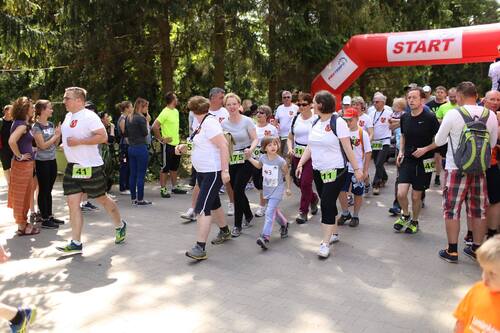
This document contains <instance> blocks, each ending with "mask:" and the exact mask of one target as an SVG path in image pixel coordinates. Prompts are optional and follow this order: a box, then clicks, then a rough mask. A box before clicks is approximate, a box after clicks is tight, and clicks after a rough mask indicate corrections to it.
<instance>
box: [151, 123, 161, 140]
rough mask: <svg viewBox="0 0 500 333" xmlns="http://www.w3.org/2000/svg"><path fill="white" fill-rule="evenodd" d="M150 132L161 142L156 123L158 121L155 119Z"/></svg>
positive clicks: (158, 126)
mask: <svg viewBox="0 0 500 333" xmlns="http://www.w3.org/2000/svg"><path fill="white" fill-rule="evenodd" d="M151 130H152V132H153V134H154V136H155V138H156V139H158V141H160V142H162V139H163V138H162V137H161V133H160V122H159V121H158V119H156V120H155V121H154V123H153V127H151Z"/></svg>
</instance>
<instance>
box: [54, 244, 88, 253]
mask: <svg viewBox="0 0 500 333" xmlns="http://www.w3.org/2000/svg"><path fill="white" fill-rule="evenodd" d="M56 249H57V250H58V251H61V252H64V253H81V252H82V250H83V244H82V243H80V245H76V244H75V242H73V241H70V242H69V243H68V245H66V246H62V247H61V246H57V247H56Z"/></svg>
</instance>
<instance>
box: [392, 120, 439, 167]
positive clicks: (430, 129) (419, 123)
mask: <svg viewBox="0 0 500 333" xmlns="http://www.w3.org/2000/svg"><path fill="white" fill-rule="evenodd" d="M438 130H439V122H438V120H437V118H436V116H435V115H434V113H432V112H431V111H426V110H424V111H422V113H421V114H419V115H418V116H416V117H414V116H412V115H411V112H405V113H404V114H403V115H402V116H401V134H402V135H404V138H405V158H412V159H414V157H413V156H412V155H411V154H412V153H413V152H414V151H415V150H416V149H417V148H422V147H425V146H428V145H430V144H431V143H432V141H433V140H434V135H436V133H437V131H438ZM433 156H434V151H430V152H428V153H427V154H425V155H424V156H422V157H421V159H426V158H431V157H433Z"/></svg>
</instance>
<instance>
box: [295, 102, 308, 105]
mask: <svg viewBox="0 0 500 333" xmlns="http://www.w3.org/2000/svg"><path fill="white" fill-rule="evenodd" d="M309 104H310V103H307V102H304V103H297V106H308V105H309Z"/></svg>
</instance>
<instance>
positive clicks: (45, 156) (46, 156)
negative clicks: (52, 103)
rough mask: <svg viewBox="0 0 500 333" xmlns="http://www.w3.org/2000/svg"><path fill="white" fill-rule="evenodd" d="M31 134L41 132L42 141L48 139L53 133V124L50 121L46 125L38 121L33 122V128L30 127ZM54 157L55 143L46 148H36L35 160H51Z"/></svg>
mask: <svg viewBox="0 0 500 333" xmlns="http://www.w3.org/2000/svg"><path fill="white" fill-rule="evenodd" d="M31 132H32V133H33V136H35V134H38V133H42V136H43V141H45V142H46V141H48V140H50V139H51V138H52V137H53V136H54V134H55V127H54V124H53V123H51V122H50V121H49V122H48V123H47V126H44V125H42V124H40V123H38V122H37V123H35V124H34V125H33V128H32V129H31ZM55 159H56V145H55V144H52V145H50V146H49V147H48V148H47V149H40V148H37V151H36V154H35V160H37V161H52V160H55Z"/></svg>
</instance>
